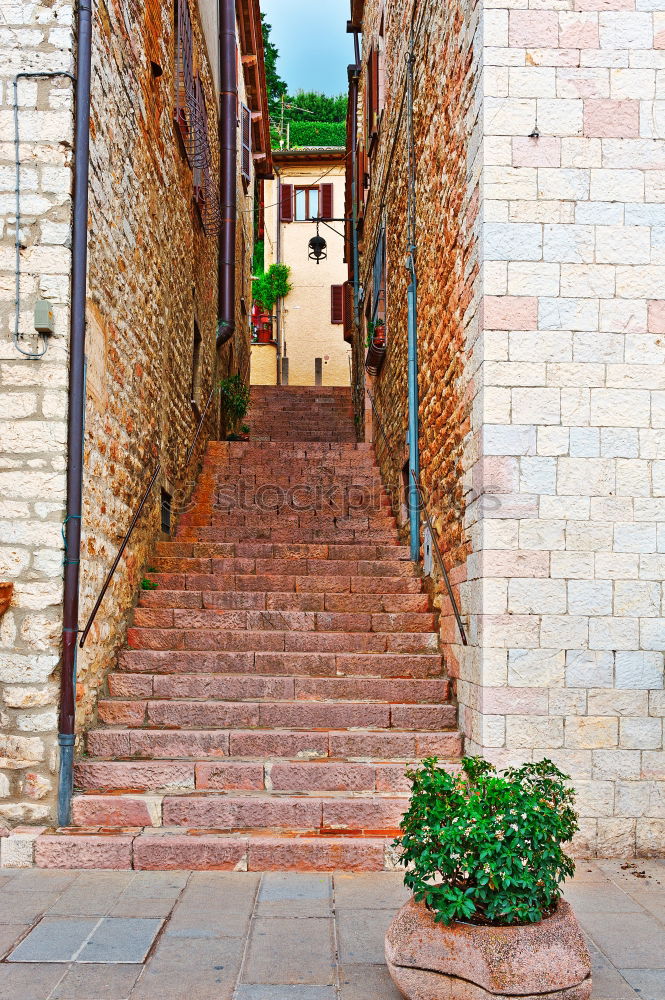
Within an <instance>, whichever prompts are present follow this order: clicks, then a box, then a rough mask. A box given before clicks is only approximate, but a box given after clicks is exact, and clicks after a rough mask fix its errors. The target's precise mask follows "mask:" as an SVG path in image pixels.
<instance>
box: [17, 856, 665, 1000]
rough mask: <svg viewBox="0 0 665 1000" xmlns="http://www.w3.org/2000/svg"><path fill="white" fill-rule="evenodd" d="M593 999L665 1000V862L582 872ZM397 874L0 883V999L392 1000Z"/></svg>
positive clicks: (576, 888) (574, 894)
mask: <svg viewBox="0 0 665 1000" xmlns="http://www.w3.org/2000/svg"><path fill="white" fill-rule="evenodd" d="M566 891H567V895H568V897H569V898H570V899H571V901H572V902H573V904H574V906H575V908H576V911H577V913H578V916H579V920H580V923H581V924H582V927H583V929H584V931H585V933H586V935H587V937H588V940H589V945H590V948H591V952H592V958H593V966H594V989H593V1000H665V865H664V864H663V863H661V862H659V861H656V860H654V861H644V862H641V861H640V862H622V861H599V862H580V863H579V866H578V872H577V874H576V877H575V879H574V881H573V882H572V883H571V884H570V885H569V886H568V887H567V890H566ZM407 896H408V894H407V892H406V890H405V889H404V887H403V885H402V879H401V876H400V875H399V874H392V873H383V872H377V873H367V874H357V875H348V874H332V875H329V874H316V873H307V874H299V873H293V872H285V873H279V872H276V873H267V874H265V875H260V874H258V873H246V872H218V871H200V872H181V871H169V872H134V871H126V872H109V871H83V872H69V871H66V870H58V871H41V872H40V871H36V870H16V871H13V872H12V873H11V874H9V873H8V874H7V875H6V876H5V874H4V872H3V875H2V879H0V1000H400V994H399V993H398V991H397V990H396V989H395V987H394V986H393V984H392V982H391V980H390V977H389V975H388V972H387V970H386V967H385V963H384V957H383V935H384V933H385V928H386V927H387V926H388V924H389V922H390V920H391V919H392V917H393V914H394V913H395V912H396V910H397V909H398V908H399V906H400V905H401V904H402V902H403V901H404V900H405V899H406V898H407Z"/></svg>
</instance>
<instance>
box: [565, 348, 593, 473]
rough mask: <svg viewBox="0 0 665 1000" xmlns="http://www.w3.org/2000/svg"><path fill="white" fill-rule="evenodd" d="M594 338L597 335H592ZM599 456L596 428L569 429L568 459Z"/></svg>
mask: <svg viewBox="0 0 665 1000" xmlns="http://www.w3.org/2000/svg"><path fill="white" fill-rule="evenodd" d="M594 336H597V335H595V334H594ZM576 340H577V338H576ZM599 456H600V432H599V430H598V428H597V427H571V428H570V457H571V458H598V457H599Z"/></svg>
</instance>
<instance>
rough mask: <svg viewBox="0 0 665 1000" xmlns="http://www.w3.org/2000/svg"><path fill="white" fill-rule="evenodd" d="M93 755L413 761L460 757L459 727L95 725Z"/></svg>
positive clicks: (91, 744) (89, 742) (89, 744)
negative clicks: (174, 727) (444, 729)
mask: <svg viewBox="0 0 665 1000" xmlns="http://www.w3.org/2000/svg"><path fill="white" fill-rule="evenodd" d="M86 744H87V749H88V753H89V754H90V755H91V756H93V757H110V758H116V759H124V758H132V759H135V760H194V761H196V760H216V761H219V760H220V759H225V758H228V757H233V758H237V757H240V758H252V759H257V760H266V759H268V758H271V757H289V758H291V757H298V758H300V759H307V760H316V759H320V760H325V759H333V760H336V761H361V762H367V761H371V760H376V761H409V760H421V759H422V758H423V757H439V758H441V759H443V760H455V759H456V758H457V757H458V755H459V754H460V752H461V739H460V735H459V733H458V732H456V731H454V730H451V731H449V732H424V731H397V730H391V731H385V730H383V731H382V730H371V731H370V730H360V729H359V730H355V731H353V732H347V731H344V730H321V731H317V732H301V731H298V730H293V729H274V730H271V731H266V730H257V729H235V730H230V729H228V730H222V729H209V730H197V731H188V730H182V731H179V730H155V729H127V728H113V729H111V728H109V729H92V730H90V731H89V732H88V734H87V737H86Z"/></svg>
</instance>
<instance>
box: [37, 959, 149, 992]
mask: <svg viewBox="0 0 665 1000" xmlns="http://www.w3.org/2000/svg"><path fill="white" fill-rule="evenodd" d="M141 969H142V966H140V965H74V966H72V967H71V968H70V969H69V970H68V971H67V972H66V973H65V975H64V976H63V977H62V979H61V980H60V982H59V983H58V985H57V986H56V988H55V990H54V991H53V993H51V998H50V1000H93V998H94V1000H127V998H128V997H129V995H130V993H131V992H132V989H133V987H134V984H135V983H136V980H137V979H138V977H139V975H140V974H141Z"/></svg>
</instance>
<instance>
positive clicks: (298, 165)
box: [252, 148, 350, 386]
mask: <svg viewBox="0 0 665 1000" xmlns="http://www.w3.org/2000/svg"><path fill="white" fill-rule="evenodd" d="M344 156H345V151H344V150H340V149H335V148H330V149H314V148H305V149H288V150H286V149H285V150H280V151H277V150H275V151H273V163H274V167H275V173H274V178H273V179H272V180H266V181H265V182H264V200H265V233H264V241H265V244H264V245H265V267H266V269H268V268H269V267H270V265H271V264H286V265H287V266H288V267H289V269H290V274H289V282H290V284H291V291H290V292H289V294H288V295H287V296H286V297H284V298H283V299H280V300H279V301H278V302H277V304H276V308H275V315H274V319H273V323H272V338H271V340H270V341H269V340H268V338H262V337H261V336H260V335H259V338H257V342H256V343H254V344H253V345H252V382H253V383H254V384H256V385H275V384H277V383H278V380H279V381H280V382H281V384H284V385H286V384H288V385H329V386H347V385H349V381H350V366H349V360H350V351H349V349H348V347H347V345H346V344H345V342H344V339H343V335H342V331H343V328H344V326H343V321H344V315H343V312H344V283H345V280H346V267H345V264H344V235H343V228H344V222H343V220H344V197H345V182H344V177H345V169H344ZM317 217H320V218H322V219H323V220H324V221H323V222H321V223H320V224H319V226H318V227H317V225H316V223H315V222H313V221H312V219H315V218H317ZM325 220H330V221H328V222H327V224H326V221H325ZM317 228H318V232H319V235H320V236H321V237H322V238H323V239H324V240H325V242H326V248H325V250H324V256H323V257H321V259H320V260H318V261H317V260H316V259H315V258H314V257H313V255H312V251H311V248H310V246H309V242H310V240H311V239H312V237H315V236H316V235H317ZM261 340H263V341H264V342H260V341H261ZM278 372H279V373H280V375H279V379H278Z"/></svg>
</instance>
